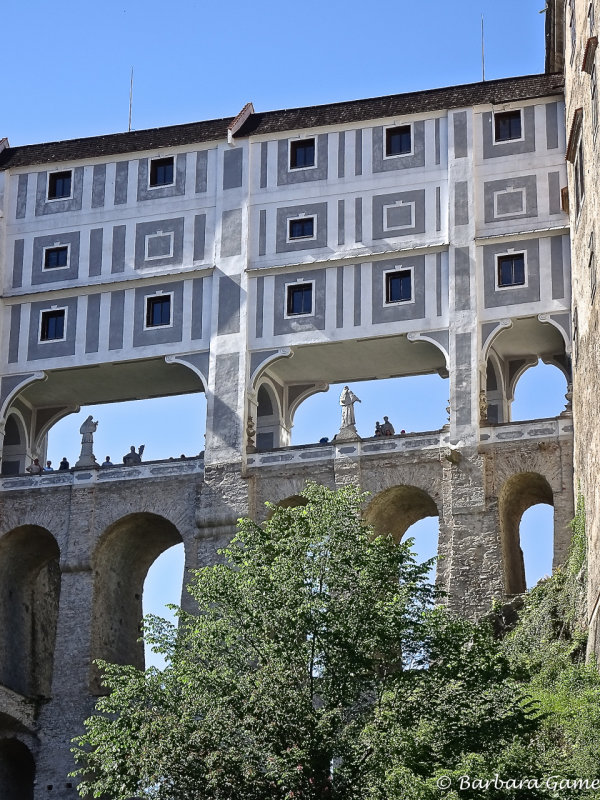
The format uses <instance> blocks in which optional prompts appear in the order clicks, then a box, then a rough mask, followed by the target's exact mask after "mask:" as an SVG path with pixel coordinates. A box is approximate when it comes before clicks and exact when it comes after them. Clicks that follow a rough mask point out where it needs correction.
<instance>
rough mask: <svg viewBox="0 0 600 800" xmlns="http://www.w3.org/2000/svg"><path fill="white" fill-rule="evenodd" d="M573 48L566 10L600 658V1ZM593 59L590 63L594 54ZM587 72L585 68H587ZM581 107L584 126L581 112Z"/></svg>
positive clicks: (582, 18)
mask: <svg viewBox="0 0 600 800" xmlns="http://www.w3.org/2000/svg"><path fill="white" fill-rule="evenodd" d="M574 6H575V21H574V24H575V47H574V48H573V47H572V38H571V14H570V11H569V7H567V19H566V20H565V24H566V34H565V44H566V53H565V93H566V108H567V111H566V113H567V134H568V135H570V136H571V144H572V148H571V153H570V155H571V156H572V157H574V155H575V153H576V149H577V144H578V142H579V141H580V140H581V143H582V150H583V161H584V184H585V193H584V197H583V200H582V203H581V208H580V209H579V213H578V209H577V207H576V203H575V181H574V178H575V176H574V171H575V167H574V164H573V163H571V164H570V167H569V199H570V216H571V242H572V256H571V260H572V267H571V269H572V304H573V326H574V330H573V339H574V342H573V367H574V369H573V372H574V379H573V415H574V423H575V452H574V465H575V487H576V488H575V490H576V491H581V493H582V495H583V498H584V500H585V508H586V530H587V534H588V554H589V566H588V568H589V584H588V615H589V620H590V625H591V630H590V640H589V641H590V652H592V651H595V652H596V654H597V655H600V635H599V632H598V626H599V621H600V620H599V617H598V611H599V608H600V481H599V480H598V476H599V475H600V426H599V425H598V419H599V418H600V392H599V391H598V386H599V385H600V341H599V303H600V294H599V292H598V291H596V288H595V287H596V274H597V270H598V261H599V247H600V226H599V225H598V220H599V219H600V191H599V185H598V175H599V174H600V140H599V139H598V128H597V127H596V129H594V119H595V115H594V113H593V106H594V105H595V106H596V113H597V114H598V115H600V109H599V108H598V96H597V93H596V96H595V97H593V94H592V84H593V80H592V74H591V70H592V67H595V68H596V69H598V68H599V67H600V64H599V58H598V53H597V52H595V53H594V52H593V42H591V38H592V36H594V35H595V36H597V35H598V23H600V2H599V0H594V2H593V3H592V6H593V9H594V17H595V20H596V26H595V29H594V30H590V19H589V16H588V10H589V6H590V3H589V2H588V0H576V2H575V4H574ZM590 47H591V48H592V50H590ZM591 53H593V56H592V57H591V58H590V54H591ZM584 66H585V67H586V68H585V69H584V68H583V67H584ZM578 109H582V117H581V126H580V128H578V125H577V121H578V114H577V110H578Z"/></svg>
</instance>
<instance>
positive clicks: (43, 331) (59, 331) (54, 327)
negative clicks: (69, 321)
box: [40, 308, 65, 342]
mask: <svg viewBox="0 0 600 800" xmlns="http://www.w3.org/2000/svg"><path fill="white" fill-rule="evenodd" d="M64 338H65V309H64V308H59V309H56V310H54V309H52V310H51V311H42V314H41V320H40V342H52V341H56V340H62V339H64Z"/></svg>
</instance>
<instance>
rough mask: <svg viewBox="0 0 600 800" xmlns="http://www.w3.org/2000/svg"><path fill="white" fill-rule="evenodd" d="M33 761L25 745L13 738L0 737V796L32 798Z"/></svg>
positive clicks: (6, 799) (10, 799)
mask: <svg viewBox="0 0 600 800" xmlns="http://www.w3.org/2000/svg"><path fill="white" fill-rule="evenodd" d="M34 782H35V761H34V758H33V755H32V754H31V751H30V750H29V748H28V747H27V745H25V744H23V742H21V741H19V739H14V738H9V737H7V738H0V797H1V798H2V800H33V790H34Z"/></svg>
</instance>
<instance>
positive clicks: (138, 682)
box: [74, 485, 543, 800]
mask: <svg viewBox="0 0 600 800" xmlns="http://www.w3.org/2000/svg"><path fill="white" fill-rule="evenodd" d="M302 499H303V501H304V502H305V505H301V506H298V507H294V508H278V507H272V508H271V512H272V513H271V517H270V519H269V520H268V521H267V522H266V523H264V524H262V525H258V524H256V523H254V522H252V521H250V520H242V521H241V522H240V526H239V532H238V534H237V536H236V537H235V538H234V539H233V541H232V542H231V544H230V545H229V546H228V547H227V548H225V549H224V550H223V551H222V557H223V563H222V564H219V565H216V566H212V567H207V568H204V569H201V570H198V571H197V573H196V574H195V577H194V580H193V582H192V583H191V586H190V591H191V593H192V595H193V598H194V600H195V603H196V606H197V613H194V614H189V613H185V612H183V611H182V610H179V612H178V613H179V628H178V629H177V628H175V627H174V626H172V625H170V624H169V623H167V622H165V621H163V620H160V619H158V618H150V619H148V620H146V623H145V637H146V639H147V640H149V641H150V642H152V643H153V645H154V647H155V649H156V650H157V651H158V652H160V653H163V654H164V655H165V656H166V657H167V659H168V666H167V667H166V669H165V670H164V671H162V672H161V671H159V670H157V669H155V668H151V669H148V670H146V671H145V672H144V671H138V670H136V669H135V668H133V667H127V666H115V665H109V664H101V666H102V668H103V669H104V675H105V683H106V686H107V688H108V690H109V694H107V696H105V697H103V698H101V699H100V701H99V703H98V705H97V713H96V714H95V715H94V716H92V717H91V718H90V719H89V720H87V722H86V733H85V735H83V736H81V737H80V738H79V739H77V740H76V746H75V749H74V754H75V758H76V761H77V762H78V765H79V772H78V773H76V774H78V775H79V777H80V778H81V779H82V783H81V784H80V787H79V790H80V793H81V794H82V795H86V793H87V794H88V796H93V797H101V796H109V797H111V798H113V800H128V799H129V798H131V797H133V796H140V795H142V796H144V797H145V798H146V797H148V798H156V799H157V800H209V798H210V800H265V798H269V799H270V800H289V799H290V798H300V799H301V800H324V799H325V798H327V800H335V799H336V798H338V799H339V800H342V798H343V800H358V798H360V800H395V799H396V800H401V799H402V800H411V799H412V798H415V799H416V798H423V799H424V800H427V798H434V797H435V798H436V800H438V798H440V797H448V798H452V797H458V795H456V794H453V790H452V789H449V790H448V791H447V792H446V791H441V790H440V788H439V787H438V785H437V781H438V780H439V778H440V776H451V777H452V778H453V779H454V778H456V777H457V776H458V775H460V774H463V772H464V771H465V770H475V771H476V772H478V773H479V774H480V775H481V776H482V777H484V776H486V775H493V774H494V773H495V772H496V771H499V770H500V771H503V770H509V769H510V770H512V769H513V768H514V769H517V768H519V769H521V770H525V769H527V770H529V771H530V772H531V773H532V774H533V773H534V772H536V764H535V754H534V755H532V756H530V755H529V750H528V748H527V743H528V742H529V741H530V740H531V738H532V737H533V736H534V735H535V734H536V731H538V730H539V727H540V719H539V715H538V714H537V713H536V710H535V708H534V707H533V706H532V704H531V702H530V701H529V700H528V699H527V697H526V694H525V692H524V689H523V674H524V667H523V665H522V664H519V663H516V662H514V661H512V660H511V658H510V654H508V655H507V654H506V653H505V652H503V650H502V648H501V647H500V645H499V644H498V642H497V641H496V639H495V638H494V636H493V634H492V630H491V626H489V625H486V624H482V625H475V624H473V623H471V622H468V621H466V620H462V619H457V618H455V617H453V616H452V615H451V614H450V613H449V612H448V611H446V610H445V609H444V608H442V607H440V606H439V605H438V606H437V607H434V602H435V601H436V593H435V589H434V587H433V586H432V585H431V584H430V583H429V582H428V573H429V570H430V567H431V562H427V563H425V564H417V563H416V561H415V558H414V556H413V554H412V552H411V549H410V541H409V542H406V543H400V544H398V543H396V542H394V541H393V539H392V538H391V537H389V536H378V537H376V536H374V533H373V531H372V530H371V529H370V528H369V526H367V525H366V524H365V523H364V521H363V519H362V516H361V508H362V505H363V503H364V499H365V498H364V496H362V495H361V494H360V493H359V492H358V491H357V490H355V489H353V488H347V489H343V490H341V491H338V492H332V491H329V490H328V489H326V488H324V487H321V486H316V485H312V486H309V487H308V488H307V489H306V490H305V491H304V492H303V493H302ZM437 599H439V598H437ZM471 796H472V797H480V796H481V792H480V791H474V792H473V793H472V794H469V792H461V794H460V797H461V798H468V797H471ZM487 796H488V797H489V798H494V797H512V796H514V797H521V796H522V795H521V794H519V793H518V792H517V793H515V794H511V793H510V792H509V793H508V794H507V793H496V794H494V792H493V791H490V792H488V794H487ZM528 796H531V797H534V796H537V795H534V794H532V795H528ZM539 796H543V795H539Z"/></svg>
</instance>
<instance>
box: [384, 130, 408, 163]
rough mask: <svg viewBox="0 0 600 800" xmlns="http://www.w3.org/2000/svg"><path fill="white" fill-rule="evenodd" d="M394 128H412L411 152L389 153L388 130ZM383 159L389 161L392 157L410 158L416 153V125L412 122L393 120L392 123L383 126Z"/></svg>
mask: <svg viewBox="0 0 600 800" xmlns="http://www.w3.org/2000/svg"><path fill="white" fill-rule="evenodd" d="M392 128H410V152H408V153H394V154H393V155H389V156H388V155H387V132H388V131H389V130H391V129H392ZM382 145H383V148H382V149H383V160H384V161H387V160H388V159H390V158H392V159H393V158H408V157H409V156H414V154H415V126H414V124H413V123H412V122H393V123H392V124H391V125H384V128H383V142H382Z"/></svg>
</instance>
